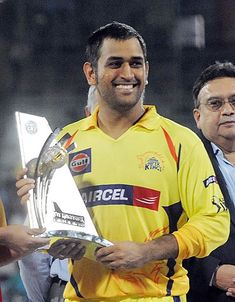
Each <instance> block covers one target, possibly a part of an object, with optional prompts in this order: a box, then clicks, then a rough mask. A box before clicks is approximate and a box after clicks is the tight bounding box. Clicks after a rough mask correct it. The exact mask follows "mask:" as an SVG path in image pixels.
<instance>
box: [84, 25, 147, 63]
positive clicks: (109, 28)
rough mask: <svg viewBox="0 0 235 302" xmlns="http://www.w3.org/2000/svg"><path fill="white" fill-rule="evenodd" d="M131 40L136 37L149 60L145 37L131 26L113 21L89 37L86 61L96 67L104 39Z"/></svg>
mask: <svg viewBox="0 0 235 302" xmlns="http://www.w3.org/2000/svg"><path fill="white" fill-rule="evenodd" d="M107 38H110V39H115V40H129V39H131V38H136V39H137V40H138V41H139V43H140V46H141V48H142V51H143V55H144V59H145V61H147V50H146V45H145V42H144V39H143V37H142V36H141V35H140V34H139V33H138V32H137V31H136V30H135V29H134V28H132V27H131V26H129V25H126V24H124V23H119V22H116V21H113V22H112V23H109V24H106V25H105V26H102V27H100V28H98V29H97V30H96V31H94V32H93V33H92V34H91V35H90V37H89V38H88V43H87V47H86V61H87V62H90V63H91V65H92V66H93V67H94V68H96V67H97V62H98V59H99V57H100V48H101V46H102V44H103V41H104V39H107Z"/></svg>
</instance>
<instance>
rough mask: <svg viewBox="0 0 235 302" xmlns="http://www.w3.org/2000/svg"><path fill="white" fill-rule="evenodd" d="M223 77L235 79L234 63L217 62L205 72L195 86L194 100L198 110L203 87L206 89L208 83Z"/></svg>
mask: <svg viewBox="0 0 235 302" xmlns="http://www.w3.org/2000/svg"><path fill="white" fill-rule="evenodd" d="M223 77H229V78H235V66H234V65H233V63H231V62H223V63H221V62H215V64H212V65H210V66H209V67H207V68H206V69H204V70H203V72H202V73H201V74H200V76H199V77H198V78H197V79H196V81H195V83H194V85H193V99H194V106H195V108H198V106H199V105H200V104H199V102H198V95H199V93H200V91H201V89H202V87H204V86H205V85H206V83H207V82H209V81H211V80H214V79H216V78H223Z"/></svg>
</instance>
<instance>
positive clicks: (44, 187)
mask: <svg viewBox="0 0 235 302" xmlns="http://www.w3.org/2000/svg"><path fill="white" fill-rule="evenodd" d="M60 131H61V129H60V128H56V129H55V130H54V131H53V132H52V133H51V134H50V135H49V136H48V138H47V140H46V141H45V143H44V144H43V147H42V149H41V151H40V153H39V156H38V158H37V162H36V167H35V172H34V179H35V181H36V183H35V188H34V190H33V207H34V212H35V216H36V219H37V222H38V226H39V228H43V227H44V221H45V219H44V217H45V213H46V208H47V193H48V188H49V183H50V180H51V178H52V175H53V173H54V170H55V169H53V168H52V169H50V170H49V171H47V173H40V168H41V166H42V158H43V155H44V154H45V153H46V152H47V151H48V149H49V148H50V146H51V143H52V142H53V140H55V138H56V137H57V135H58V134H59V132H60ZM38 203H40V205H39V204H38Z"/></svg>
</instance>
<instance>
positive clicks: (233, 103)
mask: <svg viewBox="0 0 235 302" xmlns="http://www.w3.org/2000/svg"><path fill="white" fill-rule="evenodd" d="M229 103H230V104H232V105H233V106H235V97H232V98H231V99H229Z"/></svg>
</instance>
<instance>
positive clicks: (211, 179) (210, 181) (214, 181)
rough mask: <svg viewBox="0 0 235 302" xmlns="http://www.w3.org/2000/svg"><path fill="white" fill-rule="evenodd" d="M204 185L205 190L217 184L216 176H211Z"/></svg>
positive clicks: (204, 181)
mask: <svg viewBox="0 0 235 302" xmlns="http://www.w3.org/2000/svg"><path fill="white" fill-rule="evenodd" d="M203 183H204V186H205V188H207V187H208V186H209V185H210V184H212V183H217V179H216V176H215V175H211V176H209V177H208V178H206V179H205V180H203Z"/></svg>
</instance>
